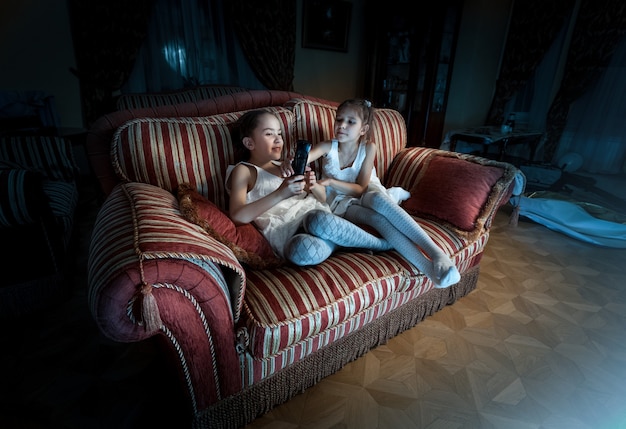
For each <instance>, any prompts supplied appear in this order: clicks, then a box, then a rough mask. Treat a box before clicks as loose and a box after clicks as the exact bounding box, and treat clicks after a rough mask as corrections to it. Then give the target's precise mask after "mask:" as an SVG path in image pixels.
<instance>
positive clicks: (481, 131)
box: [446, 126, 543, 162]
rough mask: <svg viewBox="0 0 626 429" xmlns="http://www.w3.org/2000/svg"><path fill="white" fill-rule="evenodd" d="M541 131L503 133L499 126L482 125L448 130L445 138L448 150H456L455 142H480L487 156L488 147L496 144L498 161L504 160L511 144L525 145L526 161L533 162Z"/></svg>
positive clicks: (483, 154)
mask: <svg viewBox="0 0 626 429" xmlns="http://www.w3.org/2000/svg"><path fill="white" fill-rule="evenodd" d="M542 135H543V133H541V132H537V131H513V132H510V133H503V132H502V131H501V128H500V127H499V126H497V127H496V126H482V127H472V128H465V129H462V130H453V131H450V132H448V134H447V135H446V140H448V141H449V142H450V150H451V151H454V150H456V145H457V142H459V141H463V142H466V143H474V144H480V145H482V147H483V151H482V156H484V157H485V158H487V157H488V154H489V147H490V146H494V145H495V146H497V148H498V156H497V159H498V161H504V157H505V156H506V151H507V148H508V147H509V146H511V145H525V146H528V148H529V157H528V161H529V162H533V161H534V159H535V152H536V151H537V145H538V144H539V141H540V140H541V136H542Z"/></svg>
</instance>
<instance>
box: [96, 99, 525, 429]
mask: <svg viewBox="0 0 626 429" xmlns="http://www.w3.org/2000/svg"><path fill="white" fill-rule="evenodd" d="M218 105H219V106H221V111H214V110H212V109H214V108H215V106H218ZM336 107H337V103H336V102H331V101H327V100H320V99H318V98H313V97H307V96H305V95H302V94H297V93H291V92H283V91H245V92H240V93H237V94H230V95H226V96H224V97H217V99H214V100H213V101H212V104H210V106H209V105H206V104H205V105H198V104H197V103H192V104H191V105H189V104H183V105H177V106H169V107H164V108H163V110H161V111H160V110H159V109H150V110H149V111H147V110H145V109H144V110H143V111H140V112H139V113H138V112H137V111H131V110H128V111H125V112H116V113H115V114H112V115H109V116H108V117H105V118H102V119H101V120H100V121H98V122H97V123H96V124H95V125H94V127H93V128H92V130H91V132H90V134H91V135H90V136H88V141H87V148H88V151H89V152H90V156H91V158H90V159H91V162H92V167H93V168H94V170H95V171H100V172H101V173H106V174H102V175H101V176H99V177H100V178H101V179H102V183H103V186H102V189H103V192H104V193H105V200H104V203H103V205H102V207H101V209H100V212H99V215H98V217H97V220H96V223H95V226H94V230H93V234H92V241H91V246H90V254H89V267H88V270H89V304H90V307H91V311H92V314H93V316H94V319H95V321H96V323H97V325H98V326H99V328H100V329H101V331H102V332H103V333H104V334H105V335H106V336H107V337H109V338H111V339H113V340H115V341H120V342H135V341H142V340H146V339H148V338H150V337H156V338H158V340H159V341H160V342H161V343H162V345H163V349H164V350H165V351H167V352H168V353H169V355H170V356H171V357H172V358H173V362H175V363H176V366H177V368H178V370H179V372H180V381H181V386H182V390H183V391H184V392H185V395H186V397H187V398H188V399H189V401H188V403H189V410H190V413H189V416H190V417H189V421H190V425H191V426H192V427H195V428H221V427H233V428H235V427H242V426H244V425H245V424H246V423H248V422H250V421H252V420H254V419H255V418H256V417H258V416H259V415H262V414H263V413H265V412H267V411H268V410H270V409H271V408H272V407H274V406H275V405H277V404H280V403H282V402H284V401H286V400H288V399H289V398H291V397H292V396H294V395H296V394H297V393H299V392H302V391H303V390H304V389H306V388H308V387H310V386H312V385H313V384H315V383H316V382H317V381H319V380H320V379H322V378H323V377H326V376H328V375H330V374H332V373H334V372H336V371H337V370H339V369H340V368H341V367H342V366H344V365H345V364H346V363H348V362H350V361H352V360H354V359H356V358H358V357H359V356H361V355H363V354H364V353H366V352H367V351H368V350H370V349H371V348H373V347H376V346H377V345H379V344H381V343H384V342H385V341H386V340H388V339H389V338H391V337H393V336H395V335H397V334H398V333H400V332H402V331H404V330H406V329H408V328H410V327H412V326H414V325H415V324H417V323H418V322H419V321H421V320H422V319H424V318H425V317H427V316H428V315H431V314H433V313H434V312H436V311H438V310H440V309H441V308H443V307H444V306H446V305H449V304H452V303H454V302H455V301H456V300H457V299H459V298H461V297H462V296H464V295H466V294H467V293H469V292H470V291H472V290H473V289H474V288H475V287H476V285H477V281H478V275H479V263H480V260H481V256H482V253H483V250H484V249H485V246H486V245H487V241H488V238H489V229H490V227H491V220H492V219H493V217H494V216H495V213H496V211H497V210H498V208H499V207H500V206H501V205H502V204H504V203H505V202H507V201H508V199H509V197H510V194H511V189H512V183H513V178H514V175H515V174H516V172H517V169H516V168H515V167H514V166H512V165H510V164H507V163H502V162H497V161H491V160H486V159H483V158H479V157H475V156H472V155H466V154H457V153H453V152H446V151H442V150H438V149H432V148H424V147H411V146H408V145H407V133H406V126H405V122H404V119H403V118H402V116H401V115H400V114H399V113H398V112H397V111H395V110H390V109H378V110H377V112H376V115H375V119H374V123H373V132H374V139H375V140H376V142H377V143H378V148H379V151H378V157H377V160H376V167H377V171H378V172H379V174H380V175H381V179H382V180H383V183H385V184H386V185H387V186H402V187H404V188H405V189H409V190H411V192H412V197H411V199H409V200H408V202H407V203H408V205H407V210H410V212H411V214H412V215H414V218H415V220H416V222H418V223H420V225H422V227H423V228H424V229H425V230H426V231H428V233H429V234H431V236H432V237H433V239H434V240H435V241H436V242H437V243H438V244H439V245H440V246H441V247H442V248H443V250H444V251H445V252H446V253H448V254H449V255H451V256H452V257H453V258H454V260H455V262H456V264H457V266H458V267H459V270H460V272H461V273H462V278H461V281H460V282H459V283H458V284H456V285H454V286H453V287H450V288H448V289H435V288H434V286H433V284H432V282H430V281H429V280H428V279H427V278H426V277H425V276H424V275H423V274H422V273H421V272H420V271H419V270H417V269H416V268H415V267H414V266H412V265H411V264H410V263H409V262H407V261H406V260H405V259H404V258H403V257H402V256H400V254H398V253H397V252H395V251H387V252H380V253H374V254H372V253H367V252H357V251H348V250H346V251H339V252H337V253H335V254H334V255H333V256H331V257H330V258H329V259H328V260H326V261H325V262H323V263H321V264H319V265H318V266H313V267H296V266H292V265H290V264H288V263H285V264H282V265H279V266H275V267H270V268H265V269H259V268H257V269H253V268H251V267H250V266H248V265H246V264H245V263H242V262H241V261H240V260H238V259H237V256H236V255H235V254H234V252H233V251H232V249H231V248H229V247H228V246H226V245H224V243H223V242H220V241H219V240H217V239H215V237H213V236H211V235H210V234H207V233H206V231H205V230H204V229H203V228H201V227H200V226H199V225H197V224H194V223H192V222H189V221H187V220H186V219H185V218H184V217H183V216H182V214H181V210H180V205H179V201H178V199H177V196H176V191H177V189H178V187H179V186H180V185H181V184H183V183H184V184H188V185H189V186H190V187H191V188H193V189H195V190H196V191H197V192H198V193H199V194H201V195H202V196H203V197H205V198H206V199H208V200H210V201H212V202H213V203H214V204H215V205H216V206H218V207H219V208H220V209H222V210H225V209H226V204H227V201H226V193H225V190H224V173H225V169H226V167H227V166H228V165H229V164H232V163H233V151H232V148H233V146H232V141H231V137H230V129H231V127H232V125H233V123H234V122H235V121H236V120H237V119H238V118H239V117H240V116H241V114H242V113H243V112H244V111H245V110H249V109H253V108H266V109H269V110H271V111H273V112H275V113H276V114H277V115H278V117H279V118H280V119H281V121H282V125H283V129H284V136H285V141H286V144H287V146H288V147H293V144H294V142H295V141H296V140H297V139H307V140H310V141H313V142H315V141H319V140H321V139H327V138H329V137H330V135H331V134H330V133H331V131H332V123H333V118H334V114H335V109H336ZM175 111H179V112H181V111H184V112H189V111H195V112H197V113H199V114H195V115H186V116H176V115H172V114H171V113H172V112H175ZM202 112H204V113H202ZM142 113H148V114H147V115H144V114H142ZM90 137H91V139H90ZM107 138H108V142H107V144H108V148H107V155H108V157H106V162H107V163H108V166H103V165H100V164H101V163H102V162H104V160H105V157H104V156H103V153H102V147H101V145H102V144H103V142H104V141H106V140H107ZM111 172H112V173H111ZM413 194H415V195H413ZM413 196H415V197H416V198H417V199H415V198H413ZM209 222H210V220H209ZM216 227H217V226H216Z"/></svg>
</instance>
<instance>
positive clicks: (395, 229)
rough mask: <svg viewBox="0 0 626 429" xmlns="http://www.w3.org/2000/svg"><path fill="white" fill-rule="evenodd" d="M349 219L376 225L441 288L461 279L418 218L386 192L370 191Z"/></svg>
mask: <svg viewBox="0 0 626 429" xmlns="http://www.w3.org/2000/svg"><path fill="white" fill-rule="evenodd" d="M345 217H346V219H348V220H350V221H352V222H354V223H359V224H365V225H369V226H372V227H374V228H376V230H377V231H378V232H380V234H381V235H382V236H383V237H384V238H385V239H386V240H387V241H388V242H389V243H391V245H392V246H393V248H394V249H396V250H397V251H398V252H399V253H400V254H401V255H402V256H404V257H405V258H406V259H407V260H409V261H410V262H411V263H412V264H413V265H415V266H416V267H417V268H418V269H419V270H420V271H422V272H423V273H424V274H426V276H428V278H430V279H431V280H432V281H433V282H434V283H435V286H436V287H437V288H446V287H448V286H451V285H453V284H455V283H458V282H459V280H460V279H461V275H460V274H459V271H458V269H457V268H456V266H455V265H454V262H453V261H452V259H451V258H450V257H449V256H447V255H446V254H445V253H444V252H443V251H442V250H441V249H440V248H439V246H437V244H436V243H435V242H434V241H433V240H432V239H431V238H430V236H429V235H428V234H427V233H426V231H424V230H423V229H422V228H421V227H420V226H419V224H418V223H417V222H415V220H414V219H413V218H412V217H411V216H410V215H409V214H408V213H407V212H406V211H405V210H404V209H402V207H400V206H399V205H398V204H397V203H396V202H395V201H393V200H392V199H391V198H389V197H388V196H387V195H386V194H384V193H382V192H377V191H370V192H366V193H365V194H364V195H363V197H362V198H361V203H360V204H352V205H351V206H350V207H349V208H348V210H347V212H346V215H345Z"/></svg>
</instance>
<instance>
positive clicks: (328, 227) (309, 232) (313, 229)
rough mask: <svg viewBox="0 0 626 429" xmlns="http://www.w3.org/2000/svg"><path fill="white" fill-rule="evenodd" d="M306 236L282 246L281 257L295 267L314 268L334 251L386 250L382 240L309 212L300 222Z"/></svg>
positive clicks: (329, 215) (337, 218)
mask: <svg viewBox="0 0 626 429" xmlns="http://www.w3.org/2000/svg"><path fill="white" fill-rule="evenodd" d="M303 227H304V230H305V231H306V233H300V234H296V235H294V236H293V237H292V238H291V239H289V241H288V242H287V244H286V246H285V252H284V254H285V257H286V258H287V259H288V260H289V261H291V262H293V263H294V264H296V265H301V266H302V265H316V264H319V263H320V262H322V261H324V260H325V259H326V258H328V257H329V256H330V255H331V254H332V253H333V252H334V251H335V250H336V249H337V248H338V247H350V248H360V249H369V250H374V251H382V250H389V249H391V248H392V246H391V245H390V244H389V243H388V242H387V241H386V240H385V239H383V238H379V237H376V236H375V235H372V234H370V233H369V232H367V231H365V230H364V229H362V228H360V227H359V226H358V225H355V224H354V223H352V222H350V221H349V220H346V219H344V218H342V217H340V216H337V215H335V214H333V213H329V212H326V211H323V210H313V211H311V212H310V213H307V214H306V216H305V217H304V219H303Z"/></svg>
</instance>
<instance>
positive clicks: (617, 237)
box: [511, 196, 626, 248]
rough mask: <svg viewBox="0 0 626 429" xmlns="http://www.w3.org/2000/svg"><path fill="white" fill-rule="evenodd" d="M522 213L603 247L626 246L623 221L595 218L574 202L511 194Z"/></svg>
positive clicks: (543, 223)
mask: <svg viewBox="0 0 626 429" xmlns="http://www.w3.org/2000/svg"><path fill="white" fill-rule="evenodd" d="M511 203H512V204H513V206H517V205H519V214H520V216H525V217H527V218H529V219H531V220H533V221H535V222H537V223H540V224H542V225H544V226H546V227H547V228H550V229H552V230H554V231H558V232H561V233H563V234H566V235H568V236H570V237H573V238H576V239H579V240H582V241H585V242H588V243H592V244H596V245H598V246H604V247H617V248H626V225H625V224H622V223H617V222H610V221H607V220H603V219H598V218H596V217H594V216H592V215H590V214H589V213H588V212H587V211H586V210H585V209H584V208H582V207H580V206H579V205H577V204H575V203H571V202H569V201H562V200H553V199H548V198H528V197H525V196H515V197H513V198H511Z"/></svg>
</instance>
